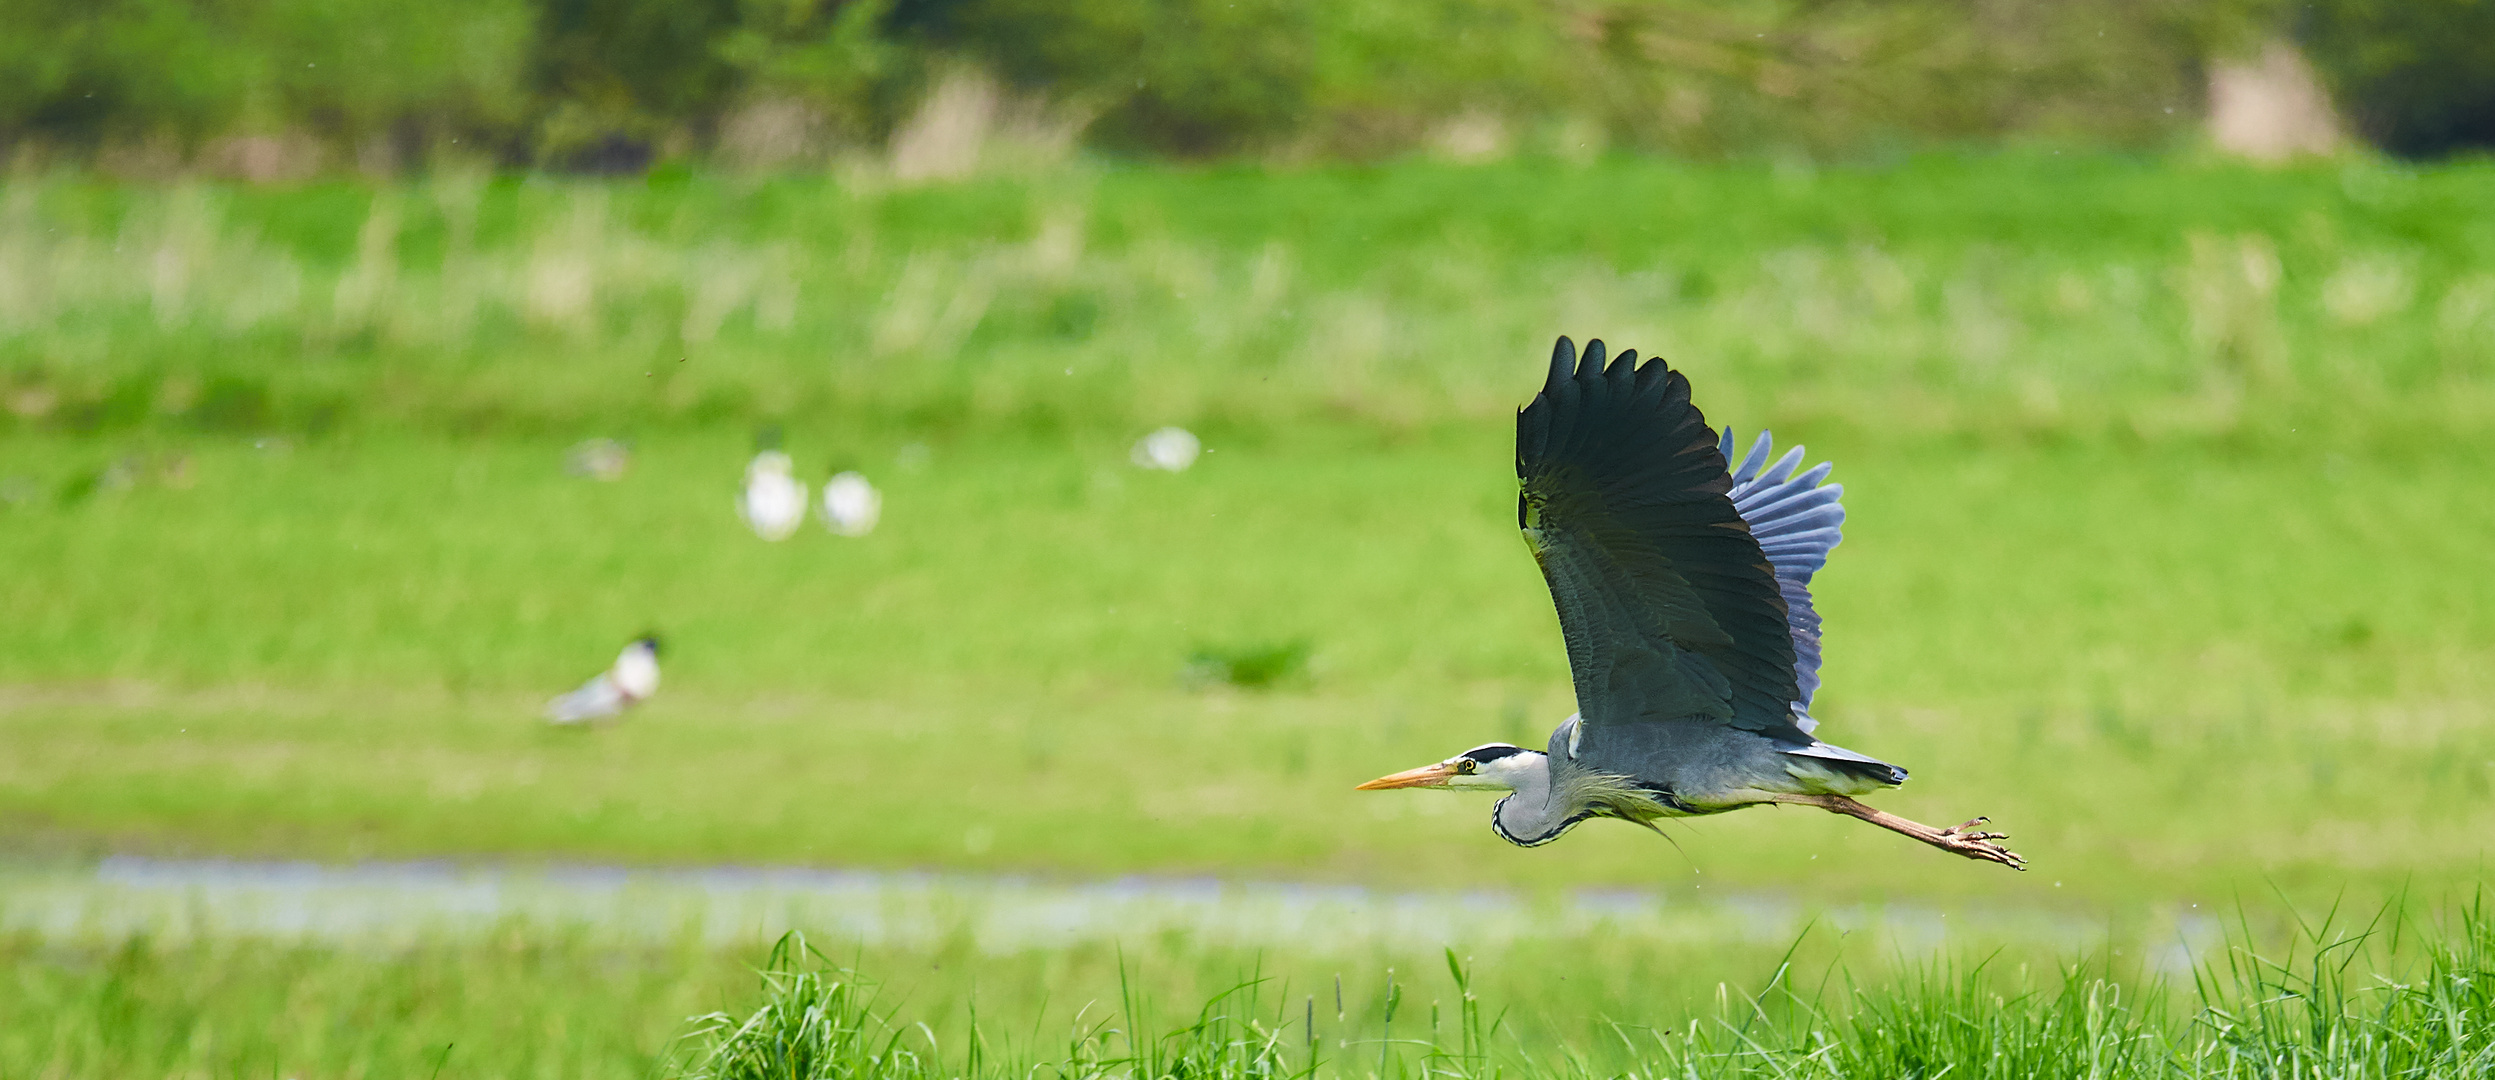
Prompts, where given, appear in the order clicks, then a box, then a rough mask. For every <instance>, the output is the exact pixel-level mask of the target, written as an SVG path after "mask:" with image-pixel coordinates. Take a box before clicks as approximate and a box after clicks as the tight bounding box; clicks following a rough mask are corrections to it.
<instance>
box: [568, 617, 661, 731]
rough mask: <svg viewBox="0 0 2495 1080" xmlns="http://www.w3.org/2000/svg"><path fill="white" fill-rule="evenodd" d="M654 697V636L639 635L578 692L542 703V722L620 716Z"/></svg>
mask: <svg viewBox="0 0 2495 1080" xmlns="http://www.w3.org/2000/svg"><path fill="white" fill-rule="evenodd" d="M655 693H658V636H657V635H655V634H643V635H641V636H640V637H638V638H635V639H633V641H632V643H631V644H629V645H626V646H624V651H623V652H621V653H618V654H617V655H616V657H615V664H614V666H612V667H609V668H607V669H606V670H605V671H601V672H599V673H598V674H597V675H595V676H593V677H592V678H591V679H590V680H589V681H588V682H585V683H582V684H581V685H580V689H578V690H574V691H572V692H571V693H568V694H565V695H563V696H562V697H559V698H556V699H554V700H553V701H549V702H547V703H546V722H547V723H550V724H558V725H571V724H584V723H588V722H590V721H593V720H605V719H609V718H612V717H616V716H620V715H623V712H624V710H626V709H629V708H631V707H633V706H635V705H638V704H640V703H641V702H643V701H646V700H649V697H650V695H652V694H655Z"/></svg>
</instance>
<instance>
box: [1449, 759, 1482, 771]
mask: <svg viewBox="0 0 2495 1080" xmlns="http://www.w3.org/2000/svg"><path fill="white" fill-rule="evenodd" d="M1455 771H1457V772H1460V773H1464V774H1466V775H1470V774H1473V773H1477V772H1480V771H1481V762H1478V761H1475V760H1473V759H1471V758H1457V759H1455Z"/></svg>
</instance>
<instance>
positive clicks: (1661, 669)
mask: <svg viewBox="0 0 2495 1080" xmlns="http://www.w3.org/2000/svg"><path fill="white" fill-rule="evenodd" d="M1603 361H1604V354H1603V343H1602V342H1600V341H1589V342H1587V343H1586V349H1585V354H1584V356H1583V357H1582V358H1580V357H1579V356H1578V355H1577V351H1576V347H1575V346H1574V345H1573V344H1571V343H1570V342H1569V340H1568V339H1567V338H1561V339H1559V344H1558V346H1557V347H1556V348H1555V349H1553V350H1552V353H1551V374H1550V380H1549V382H1548V383H1547V384H1545V385H1544V386H1543V388H1542V392H1541V393H1540V394H1538V395H1536V396H1535V398H1534V400H1533V403H1532V404H1530V405H1527V406H1526V407H1525V409H1524V411H1522V412H1520V413H1518V414H1517V417H1516V475H1517V478H1518V479H1519V480H1521V481H1523V486H1524V490H1523V492H1522V494H1521V496H1520V497H1519V500H1518V506H1517V516H1518V524H1519V525H1521V526H1522V527H1523V528H1524V530H1525V536H1526V539H1527V541H1528V542H1529V543H1531V545H1532V546H1533V551H1534V558H1535V560H1536V561H1537V562H1539V563H1541V565H1542V574H1543V577H1544V579H1545V580H1547V581H1548V582H1549V583H1550V586H1551V597H1552V600H1553V602H1554V603H1555V604H1556V605H1557V606H1558V608H1559V621H1560V629H1561V631H1562V632H1563V633H1564V634H1565V635H1566V636H1567V639H1568V666H1569V669H1570V672H1571V674H1572V675H1573V676H1574V678H1575V681H1576V686H1577V705H1578V711H1579V712H1580V713H1581V714H1582V715H1583V717H1584V720H1585V722H1586V723H1589V724H1595V725H1601V724H1606V723H1621V722H1628V721H1635V720H1663V721H1672V720H1690V719H1701V720H1712V721H1714V722H1717V723H1725V724H1731V725H1734V726H1738V727H1743V728H1749V729H1751V730H1755V731H1759V732H1761V733H1764V734H1768V735H1770V736H1771V737H1777V738H1780V739H1788V740H1794V741H1797V742H1803V743H1807V742H1809V741H1810V740H1809V736H1808V735H1806V734H1805V733H1803V732H1802V731H1801V730H1800V729H1798V728H1796V727H1795V726H1794V721H1793V705H1794V702H1796V701H1798V700H1800V698H1801V696H1802V695H1801V690H1800V687H1799V685H1798V683H1797V675H1796V670H1797V669H1796V666H1795V663H1794V637H1793V634H1792V632H1791V631H1790V630H1789V629H1788V628H1787V625H1786V614H1787V604H1786V600H1785V594H1784V592H1783V591H1782V590H1781V589H1780V588H1779V583H1778V580H1777V574H1776V567H1775V564H1774V563H1772V562H1771V561H1770V560H1769V558H1768V556H1767V554H1766V552H1764V551H1763V550H1761V548H1760V546H1759V541H1758V540H1757V539H1755V538H1754V537H1753V536H1752V534H1751V528H1750V526H1749V524H1748V523H1747V522H1745V521H1744V520H1743V519H1742V515H1741V513H1740V511H1739V510H1738V509H1737V508H1736V507H1735V506H1734V504H1733V499H1732V496H1731V492H1732V487H1733V480H1732V477H1731V475H1730V474H1729V473H1728V472H1727V471H1726V469H1725V465H1724V455H1723V453H1722V452H1721V451H1720V450H1719V449H1718V446H1717V442H1716V435H1715V432H1714V431H1712V430H1710V429H1708V427H1707V423H1706V418H1705V417H1704V416H1701V415H1700V414H1699V412H1698V409H1697V408H1696V407H1695V406H1693V405H1691V404H1690V400H1689V380H1688V379H1686V378H1684V377H1682V375H1681V374H1680V373H1679V372H1676V371H1672V370H1670V369H1669V368H1667V367H1666V366H1665V365H1664V363H1663V361H1661V360H1659V359H1650V360H1648V361H1647V362H1646V363H1645V364H1644V365H1643V366H1640V365H1639V364H1638V363H1637V354H1636V353H1634V352H1624V353H1622V354H1620V357H1619V359H1617V360H1614V361H1612V362H1611V364H1610V366H1609V367H1608V368H1606V367H1605V366H1604V363H1603Z"/></svg>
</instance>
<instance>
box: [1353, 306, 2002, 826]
mask: <svg viewBox="0 0 2495 1080" xmlns="http://www.w3.org/2000/svg"><path fill="white" fill-rule="evenodd" d="M1771 445H1772V444H1771V442H1770V440H1769V438H1768V436H1767V435H1766V434H1765V433H1762V434H1761V435H1760V437H1759V439H1758V441H1757V442H1756V443H1754V444H1753V445H1752V446H1751V448H1750V452H1749V454H1748V455H1746V456H1745V457H1744V458H1743V459H1742V460H1741V462H1740V463H1739V464H1738V465H1733V464H1732V463H1731V462H1732V458H1733V451H1734V444H1733V439H1732V436H1731V434H1730V433H1729V432H1727V433H1726V434H1725V435H1724V436H1723V437H1722V438H1721V439H1719V438H1718V437H1717V435H1716V433H1715V432H1714V431H1713V430H1711V429H1709V428H1708V427H1707V424H1706V418H1705V417H1704V416H1703V415H1701V414H1700V413H1699V411H1698V409H1697V407H1696V406H1695V405H1693V404H1692V403H1691V401H1690V391H1689V381H1688V379H1686V378H1684V377H1683V376H1682V375H1681V374H1680V373H1679V372H1676V371H1673V370H1671V369H1670V368H1669V367H1667V366H1666V365H1665V364H1664V363H1663V362H1662V361H1661V360H1654V359H1650V360H1648V361H1647V362H1646V363H1644V364H1642V365H1641V364H1639V363H1638V362H1637V354H1636V353H1635V352H1633V351H1631V352H1623V353H1621V354H1620V356H1619V357H1618V358H1617V359H1614V360H1611V361H1610V362H1609V363H1608V364H1606V363H1605V356H1604V349H1603V343H1602V342H1600V341H1590V342H1588V343H1587V344H1586V349H1585V352H1584V354H1583V355H1582V356H1580V355H1579V354H1578V353H1577V351H1576V349H1575V347H1574V345H1572V344H1571V343H1570V342H1569V340H1568V339H1567V338H1561V339H1559V344H1558V346H1557V347H1556V348H1555V349H1553V351H1552V356H1551V370H1550V377H1549V379H1548V380H1547V381H1546V382H1545V384H1544V386H1543V388H1542V391H1541V393H1539V394H1537V395H1536V396H1535V397H1534V400H1533V402H1532V404H1530V405H1527V406H1526V407H1525V408H1524V410H1523V411H1521V412H1519V413H1518V414H1517V418H1516V475H1517V478H1518V480H1519V481H1520V483H1521V485H1522V491H1521V492H1520V493H1519V495H1518V500H1517V524H1518V525H1519V526H1520V527H1522V528H1523V529H1524V533H1525V539H1526V542H1527V544H1528V545H1529V546H1530V547H1531V548H1532V549H1533V554H1534V559H1535V561H1536V562H1538V563H1540V564H1541V567H1542V573H1543V577H1544V579H1545V580H1546V581H1547V582H1548V583H1549V585H1550V588H1551V597H1552V600H1553V602H1554V604H1555V606H1556V607H1557V608H1558V612H1559V622H1560V630H1561V632H1562V634H1563V636H1564V637H1565V638H1566V639H1567V645H1568V667H1569V671H1570V674H1571V676H1572V678H1573V680H1574V682H1575V684H1576V692H1577V705H1578V713H1577V715H1575V716H1571V717H1569V718H1568V720H1567V722H1565V723H1563V724H1561V725H1560V728H1559V730H1558V731H1556V732H1554V733H1553V734H1552V736H1551V741H1550V745H1549V746H1548V748H1547V749H1546V750H1543V751H1539V752H1537V751H1532V750H1526V749H1522V748H1518V747H1512V746H1506V745H1504V744H1492V745H1489V746H1482V747H1476V748H1474V749H1472V750H1468V751H1466V752H1465V753H1464V754H1462V755H1458V756H1457V757H1455V758H1450V759H1448V760H1447V761H1444V762H1440V763H1438V764H1437V765H1433V766H1424V767H1422V768H1420V769H1414V770H1410V771H1407V772H1404V773H1398V774H1396V775H1394V776H1389V777H1381V778H1380V779H1378V780H1374V781H1371V782H1370V783H1369V784H1366V785H1362V786H1363V787H1417V786H1436V787H1455V788H1465V787H1482V788H1496V789H1506V790H1509V791H1510V792H1511V793H1510V794H1509V795H1508V796H1507V797H1506V798H1503V799H1501V800H1500V801H1499V803H1498V806H1497V808H1496V809H1495V810H1494V811H1493V814H1492V819H1491V823H1492V826H1493V827H1494V828H1495V829H1496V830H1497V831H1498V833H1499V835H1500V836H1502V837H1505V838H1506V839H1508V840H1509V841H1511V842H1513V843H1516V844H1520V845H1524V846H1529V847H1530V846H1536V845H1539V844H1544V843H1548V842H1550V841H1551V840H1554V839H1557V838H1558V837H1559V836H1560V834H1562V833H1564V832H1566V831H1567V830H1568V828H1569V827H1571V826H1573V825H1575V824H1577V823H1578V822H1581V821H1584V820H1586V819H1588V818H1593V817H1614V818H1621V819H1624V820H1629V821H1635V822H1638V823H1641V824H1649V825H1651V823H1652V822H1653V821H1655V820H1656V819H1658V818H1664V817H1677V816H1687V815H1696V814H1713V813H1720V812H1723V811H1726V810H1734V809H1738V808H1741V807H1744V806H1753V805H1757V804H1760V803H1769V802H1791V803H1801V804H1805V805H1813V806H1818V807H1821V808H1823V809H1827V810H1832V811H1835V812H1838V813H1844V814H1848V815H1851V816H1855V817H1860V818H1863V819H1864V820H1867V821H1872V822H1874V823H1875V824H1880V825H1882V826H1884V827H1887V828H1891V829H1895V830H1897V831H1899V832H1903V833H1906V834H1907V835H1910V836H1914V837H1915V838H1917V839H1920V840H1923V841H1925V842H1926V843H1931V844H1934V845H1935V846H1938V847H1942V848H1945V849H1948V850H1951V851H1954V852H1957V853H1958V854H1962V855H1967V856H1969V857H1971V858H1979V859H1987V860H1990V861H1994V862H2004V863H2009V864H2010V865H2014V866H2015V865H2018V857H2017V856H2016V855H2013V854H2011V853H2009V852H2008V851H2007V850H2006V849H2002V848H2000V846H1999V845H1997V844H1994V843H1992V841H1994V840H1997V839H2000V837H1999V836H1998V835H1997V834H1992V833H1982V832H1978V831H1975V826H1976V825H1977V824H1978V822H1969V823H1967V824H1966V825H1962V826H1959V827H1957V828H1955V829H1934V828H1931V827H1929V826H1924V825H1917V824H1915V823H1913V822H1908V821H1905V820H1904V819H1902V818H1894V817H1891V816H1889V815H1886V814H1882V813H1880V812H1879V811H1876V810H1872V809H1871V808H1869V807H1867V806H1864V805H1862V804H1860V803H1857V802H1855V801H1854V800H1853V796H1856V795H1861V794H1865V793H1868V792H1871V791H1876V790H1879V789H1882V788H1887V787H1894V786H1896V785H1898V784H1901V783H1904V782H1905V780H1906V770H1904V769H1901V768H1898V767H1897V766H1894V765H1891V764H1889V763H1887V762H1884V761H1881V760H1879V759H1877V758H1873V757H1870V756H1868V755H1865V754H1861V753H1857V752H1855V751H1852V750H1848V749H1845V748H1843V747H1839V746H1834V745H1830V744H1828V743H1825V742H1821V741H1820V740H1819V739H1818V738H1816V737H1815V736H1814V735H1813V732H1814V730H1815V729H1816V728H1817V727H1818V724H1817V722H1816V721H1814V720H1813V719H1812V718H1811V715H1810V704H1811V698H1812V695H1813V694H1814V693H1815V692H1816V691H1817V689H1818V687H1819V646H1820V620H1819V614H1818V612H1817V611H1816V610H1815V609H1814V608H1813V607H1812V606H1811V597H1810V582H1811V577H1812V575H1813V574H1815V573H1817V572H1818V571H1819V569H1820V568H1821V567H1823V566H1825V565H1826V563H1827V559H1828V552H1829V550H1830V549H1832V548H1834V547H1835V546H1836V544H1837V541H1838V539H1839V529H1840V526H1841V524H1842V523H1843V521H1844V519H1845V510H1844V507H1843V506H1842V505H1841V504H1840V503H1839V502H1838V499H1839V497H1840V496H1841V495H1842V493H1843V489H1842V488H1840V487H1838V486H1837V485H1833V484H1825V483H1823V481H1825V480H1826V479H1827V476H1828V470H1829V467H1828V466H1827V465H1825V464H1822V465H1819V466H1817V467H1815V468H1811V469H1808V470H1805V471H1801V472H1799V473H1797V472H1796V471H1795V470H1796V469H1797V468H1798V467H1799V465H1800V464H1801V462H1802V451H1801V449H1800V448H1799V447H1796V448H1794V449H1793V450H1791V451H1789V452H1787V453H1786V454H1785V456H1784V457H1782V458H1781V459H1778V460H1776V461H1774V462H1773V463H1770V462H1769V460H1768V455H1769V451H1770V447H1771Z"/></svg>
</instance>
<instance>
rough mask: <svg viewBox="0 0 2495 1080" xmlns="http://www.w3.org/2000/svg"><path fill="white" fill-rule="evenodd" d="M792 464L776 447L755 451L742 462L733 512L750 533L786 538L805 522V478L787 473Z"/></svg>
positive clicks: (770, 538) (767, 538) (792, 467)
mask: <svg viewBox="0 0 2495 1080" xmlns="http://www.w3.org/2000/svg"><path fill="white" fill-rule="evenodd" d="M796 467H797V466H796V463H795V462H792V461H790V460H789V458H788V455H787V454H784V453H781V452H780V451H777V450H764V451H762V452H760V453H757V454H755V455H754V460H753V461H752V462H750V463H748V464H747V465H746V466H745V493H744V494H743V495H740V496H738V497H737V500H736V512H737V513H738V514H739V515H742V516H743V517H744V518H745V524H747V525H748V526H751V527H752V528H753V530H754V535H756V536H759V537H761V538H763V539H765V540H786V539H788V538H789V537H791V536H794V535H796V533H797V527H798V526H800V525H803V524H805V523H806V482H805V481H803V480H799V479H797V478H796V477H795V476H794V475H791V474H792V473H793V472H794V470H795V469H796Z"/></svg>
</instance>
